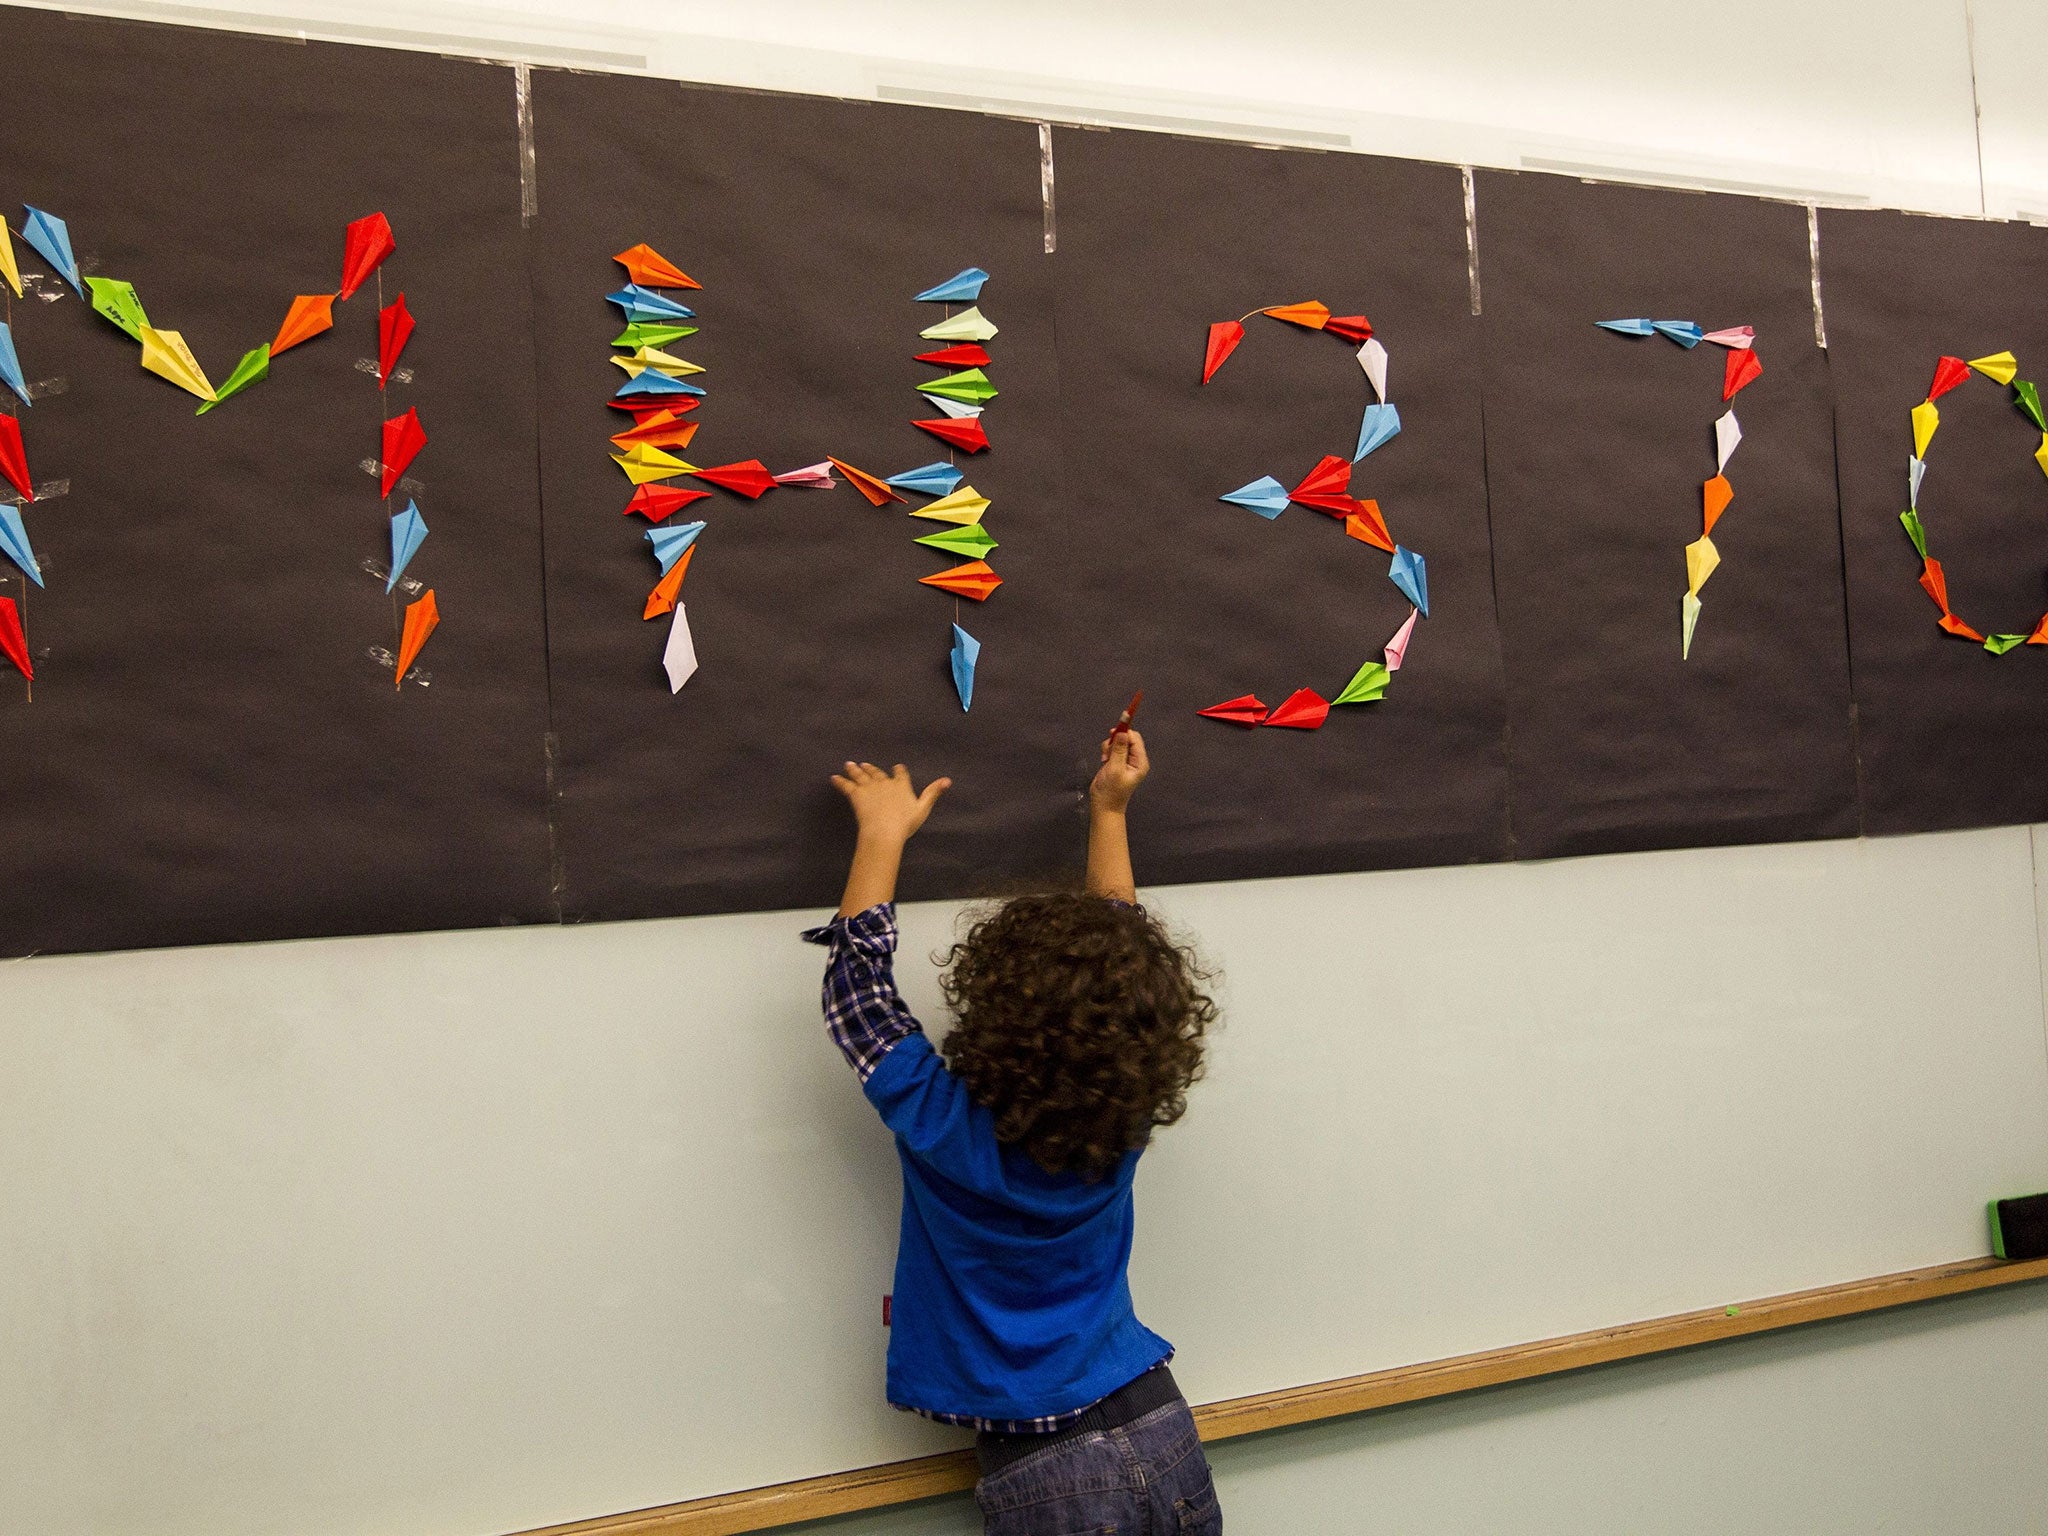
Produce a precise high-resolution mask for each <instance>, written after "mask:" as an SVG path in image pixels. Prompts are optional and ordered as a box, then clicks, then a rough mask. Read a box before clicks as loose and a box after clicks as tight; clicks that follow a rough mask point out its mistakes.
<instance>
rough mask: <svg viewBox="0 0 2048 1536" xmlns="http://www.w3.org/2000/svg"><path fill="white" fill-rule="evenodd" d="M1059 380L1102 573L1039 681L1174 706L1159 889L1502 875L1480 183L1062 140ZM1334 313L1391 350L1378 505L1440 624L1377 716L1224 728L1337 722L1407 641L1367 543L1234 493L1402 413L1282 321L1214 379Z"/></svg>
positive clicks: (1359, 713) (1070, 588)
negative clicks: (1292, 702)
mask: <svg viewBox="0 0 2048 1536" xmlns="http://www.w3.org/2000/svg"><path fill="white" fill-rule="evenodd" d="M1054 140H1055V147H1056V157H1055V158H1056V165H1057V187H1058V203H1057V211H1058V231H1059V254H1058V258H1057V260H1058V270H1059V280H1060V287H1059V300H1060V310H1059V330H1060V386H1061V395H1062V401H1063V405H1064V411H1065V415H1064V421H1065V427H1066V433H1065V444H1066V455H1067V472H1068V510H1069V516H1070V518H1071V520H1072V522H1073V523H1074V525H1075V528H1076V534H1075V554H1076V558H1075V559H1074V560H1073V561H1072V562H1071V564H1070V565H1069V567H1068V569H1067V571H1066V573H1065V579H1064V580H1063V581H1062V582H1061V584H1060V587H1059V589H1058V591H1057V592H1056V593H1055V594H1052V596H1053V599H1054V600H1055V601H1057V603H1058V604H1059V605H1060V618H1059V620H1058V622H1057V624H1056V625H1055V626H1054V629H1053V632H1054V633H1056V634H1058V635H1059V636H1060V637H1061V643H1060V644H1058V645H1057V646H1048V647H1047V648H1046V653H1045V654H1044V655H1043V656H1042V657H1041V658H1040V659H1039V661H1038V664H1039V665H1040V666H1042V667H1044V668H1046V669H1047V671H1048V674H1049V675H1052V676H1057V677H1058V678H1060V679H1061V682H1060V685H1059V687H1058V688H1057V689H1056V690H1055V693H1056V694H1057V695H1058V696H1059V697H1062V698H1068V699H1084V700H1086V701H1087V702H1088V704H1089V706H1090V709H1091V711H1092V713H1090V714H1087V715H1085V716H1081V717H1075V718H1073V719H1072V722H1071V724H1070V725H1069V726H1068V727H1067V729H1068V730H1070V731H1072V732H1074V733H1076V734H1077V735H1081V736H1085V734H1086V732H1087V730H1088V728H1089V726H1090V725H1094V726H1095V728H1096V729H1099V728H1100V726H1099V724H1097V722H1099V721H1100V720H1101V719H1102V717H1103V711H1104V708H1105V707H1107V708H1108V710H1109V712H1110V714H1109V718H1114V712H1115V709H1116V708H1117V706H1118V705H1119V704H1120V703H1121V700H1119V699H1117V698H1116V697H1115V695H1116V693H1117V692H1118V691H1119V690H1122V691H1124V692H1126V693H1127V692H1128V691H1129V688H1130V687H1132V686H1137V685H1142V686H1143V687H1144V688H1145V690H1146V704H1145V708H1146V711H1147V714H1146V716H1145V718H1144V721H1143V723H1144V724H1145V726H1146V727H1147V731H1148V740H1149V741H1150V743H1151V745H1152V747H1153V749H1154V751H1155V753H1156V755H1157V757H1158V760H1159V769H1158V771H1157V773H1156V775H1155V778H1154V781H1153V782H1152V783H1150V784H1148V785H1147V786H1146V788H1145V790H1144V792H1143V795H1144V803H1143V806H1142V810H1141V813H1140V814H1139V815H1138V816H1137V817H1135V818H1134V822H1133V838H1134V841H1135V842H1136V845H1137V846H1136V852H1137V856H1138V861H1139V868H1140V873H1141V874H1142V875H1143V876H1144V877H1145V878H1147V879H1159V880H1173V881H1178V880H1202V879H1218V878H1235V877H1243V876H1258V875H1283V874H1303V873H1311V872H1316V871H1328V870H1342V869H1364V868H1375V867H1385V866H1393V865H1405V864H1427V863H1455V862H1463V861H1468V860H1476V859H1496V858H1500V857H1503V856H1504V854H1505V852H1506V771H1505V765H1504V754H1503V721H1504V709H1503V701H1502V683H1501V661H1500V644H1499V637H1498V634H1497V631H1496V629H1495V625H1494V616H1493V592H1492V576H1491V570H1490V559H1489V552H1488V544H1487V517H1486V486H1485V470H1484V452H1483V447H1482V440H1481V411H1480V400H1479V359H1478V347H1477V340H1478V338H1477V330H1478V323H1477V322H1476V321H1475V320H1474V319H1473V318H1472V316H1471V305H1470V300H1469V292H1468V285H1467V281H1466V259H1465V257H1466V250H1465V229H1464V200H1463V191H1462V188H1461V185H1460V181H1459V175H1458V172H1457V171H1456V170H1455V169H1453V168H1450V167H1445V166H1431V165H1419V164H1414V163H1409V162H1402V161H1395V160H1381V159H1373V158H1367V157H1364V156H1353V155H1316V154H1304V153H1298V152H1287V151H1278V152H1276V151H1266V150H1257V149H1251V148H1247V147H1244V146H1240V145H1230V144H1219V143H1198V142H1189V141H1184V140H1176V139H1170V138H1166V137H1162V136H1159V135H1152V134H1142V133H1103V132H1094V131H1080V130H1064V129H1063V130H1059V131H1057V132H1056V133H1055V135H1054ZM1302 300H1320V301H1323V302H1324V303H1326V304H1327V305H1328V306H1329V307H1330V308H1331V309H1332V310H1333V311H1334V312H1335V313H1336V314H1338V315H1340V316H1341V315H1354V314H1359V313H1363V314H1364V315H1366V316H1367V317H1368V319H1369V320H1370V322H1371V323H1372V325H1373V326H1374V328H1375V334H1376V335H1377V337H1378V338H1379V340H1380V341H1381V342H1382V344H1383V345H1384V346H1385V347H1386V348H1387V351H1388V357H1389V369H1388V389H1389V393H1390V397H1391V399H1392V401H1393V403H1394V404H1395V405H1396V406H1397V407H1398V409H1399V412H1400V418H1401V423H1402V430H1401V432H1400V435H1399V436H1397V437H1395V438H1394V439H1393V440H1392V441H1391V442H1389V443H1387V444H1386V445H1385V446H1384V447H1381V448H1379V449H1377V450H1376V451H1374V452H1373V453H1371V454H1370V455H1368V456H1367V457H1366V458H1364V459H1363V460H1361V461H1360V462H1358V463H1357V464H1356V465H1355V466H1354V469H1353V475H1352V484H1351V490H1352V494H1354V495H1356V496H1360V497H1369V498H1371V499H1373V500H1375V501H1377V502H1378V504H1379V506H1380V509H1381V511H1382V513H1383V514H1384V516H1385V518H1386V521H1387V524H1388V527H1389V531H1390V532H1391V533H1392V534H1393V536H1394V538H1395V539H1396V540H1397V541H1398V542H1399V543H1400V544H1402V545H1403V546H1404V547H1408V548H1412V549H1414V550H1416V551H1418V552H1420V553H1421V554H1422V556H1423V557H1424V559H1425V561H1426V563H1427V570H1428V582H1429V594H1428V595H1429V599H1430V616H1429V617H1428V618H1427V619H1424V620H1421V621H1419V622H1418V624H1417V626H1416V630H1415V634H1414V638H1413V641H1412V643H1411V645H1410V647H1409V651H1408V659H1407V662H1406V665H1405V666H1404V667H1403V668H1402V669H1401V670H1400V671H1399V672H1397V673H1396V674H1395V675H1394V677H1393V679H1392V681H1391V685H1390V686H1389V688H1388V690H1387V693H1386V696H1385V698H1384V699H1382V700H1381V701H1380V702H1378V703H1374V704H1368V705H1360V706H1343V707H1339V708H1336V709H1333V710H1332V711H1331V714H1330V718H1329V720H1328V723H1327V724H1325V725H1324V726H1323V727H1322V728H1321V729H1320V730H1317V731H1313V732H1303V731H1293V730H1283V729H1277V728H1266V729H1258V730H1246V729H1244V728H1242V727H1239V726H1235V725H1230V724H1225V723H1222V722H1220V721H1217V720H1213V719H1204V718H1201V717H1199V716H1198V715H1197V713H1196V712H1197V711H1198V710H1200V709H1201V708H1203V707H1204V706H1207V705H1212V704H1216V703H1218V702H1220V701H1222V700H1225V699H1229V698H1232V697H1235V696H1237V695H1241V694H1246V693H1252V694H1256V695H1257V696H1258V697H1259V698H1260V699H1261V700H1263V701H1264V702H1265V703H1266V704H1268V705H1276V704H1278V703H1280V701H1281V700H1282V699H1284V698H1285V697H1286V696H1287V695H1288V694H1289V693H1291V692H1292V691H1294V690H1295V689H1297V688H1304V687H1306V688H1313V689H1314V690H1315V691H1316V692H1317V693H1319V694H1320V695H1322V696H1323V697H1324V698H1326V699H1329V698H1334V697H1335V696H1336V695H1337V693H1338V692H1339V691H1340V690H1341V689H1342V688H1343V686H1344V685H1345V683H1346V682H1347V681H1348V680H1349V679H1350V678H1351V676H1352V674H1353V673H1354V672H1355V671H1356V670H1357V669H1358V667H1359V666H1360V665H1361V664H1362V663H1364V662H1366V661H1368V660H1378V659H1379V658H1380V656H1381V652H1382V648H1383V647H1384V646H1385V644H1386V642H1387V640H1388V639H1389V638H1390V637H1391V636H1392V635H1393V634H1394V632H1395V630H1396V629H1397V628H1398V627H1399V626H1400V624H1401V621H1402V620H1403V619H1404V618H1405V617H1406V616H1407V614H1408V611H1409V605H1408V602H1407V599H1406V598H1404V597H1403V596H1402V595H1401V592H1400V591H1399V589H1398V588H1396V587H1395V586H1394V584H1393V583H1392V582H1391V581H1390V580H1389V579H1388V567H1389V557H1388V555H1386V554H1385V553H1383V552H1382V551H1380V550H1378V549H1375V548H1372V547H1370V546H1369V545H1367V544H1364V543H1362V542H1359V541H1356V540H1353V539H1351V538H1348V537H1347V536H1346V535H1345V531H1344V526H1343V523H1342V522H1341V520H1338V519H1333V518H1331V517H1329V516H1326V515H1325V514H1324V513H1322V512H1320V511H1316V510H1313V509H1311V508H1308V507H1303V506H1298V505H1297V506H1290V507H1289V508H1288V509H1287V510H1286V511H1285V512H1284V513H1282V514H1281V515H1280V517H1279V518H1278V519H1277V520H1275V521H1272V522H1268V521H1267V520H1265V519H1264V518H1262V517H1260V516H1259V515H1258V514H1256V513H1255V512H1252V511H1249V510H1247V509H1245V508H1243V507H1239V506H1235V505H1231V504H1227V503H1224V502H1221V501H1219V500H1218V499H1217V498H1218V497H1219V496H1220V495H1221V494H1222V493H1224V492H1227V491H1231V490H1234V489H1236V488H1237V487H1239V486H1241V485H1243V484H1245V483H1246V482H1248V481H1252V480H1255V479H1257V478H1258V477H1259V476H1260V475H1263V474H1270V475H1272V476H1273V477H1274V478H1275V479H1277V480H1279V481H1280V482H1281V483H1282V484H1283V485H1285V486H1293V485H1295V484H1297V483H1298V482H1299V481H1300V479H1301V477H1302V476H1303V475H1305V474H1306V473H1307V472H1308V471H1309V470H1310V469H1311V468H1312V467H1313V466H1314V465H1315V464H1316V462H1317V460H1318V459H1319V458H1321V457H1322V456H1323V455H1326V454H1335V455H1337V456H1339V457H1342V458H1347V459H1348V458H1349V457H1350V455H1351V453H1352V451H1353V449H1354V447H1355V446H1356V443H1357V441H1358V435H1359V424H1360V419H1361V416H1362V413H1363V409H1364V407H1365V405H1366V403H1367V402H1369V401H1371V400H1373V398H1374V396H1373V393H1372V390H1371V387H1370V385H1369V384H1368V383H1367V380H1366V376H1365V374H1364V372H1363V370H1362V369H1361V368H1360V366H1359V364H1358V362H1357V360H1356V357H1355V351H1356V349H1355V347H1354V346H1353V345H1350V344H1348V343H1346V342H1344V341H1343V340H1341V339H1339V338H1338V337H1336V336H1333V335H1331V334H1329V333H1327V332H1318V331H1314V330H1308V329H1303V328H1301V327H1298V326H1294V325H1290V324H1286V323H1284V322H1282V321H1280V320H1277V319H1273V318H1270V317H1267V316H1264V315H1254V316H1252V317H1251V318H1250V319H1249V320H1247V321H1246V322H1245V326H1246V333H1245V336H1244V339H1243V341H1242V342H1241V344H1240V345H1239V347H1238V349H1237V351H1236V352H1235V353H1234V354H1232V356H1231V357H1230V359H1229V360H1228V361H1227V362H1226V363H1225V364H1224V365H1223V367H1222V368H1221V369H1220V370H1219V371H1218V372H1217V374H1216V375H1215V377H1214V378H1213V379H1212V380H1211V381H1210V382H1209V383H1208V384H1207V385H1204V384H1203V383H1202V382H1201V376H1202V362H1203V352H1204V343H1205V339H1206V336H1207V332H1208V327H1209V324H1210V323H1211V322H1212V321H1217V320H1229V319H1235V318H1236V317H1238V316H1240V315H1243V314H1244V313H1245V312H1246V311H1248V310H1252V309H1255V308H1261V307H1266V306H1275V305H1284V304H1289V303H1293V302H1297V301H1302Z"/></svg>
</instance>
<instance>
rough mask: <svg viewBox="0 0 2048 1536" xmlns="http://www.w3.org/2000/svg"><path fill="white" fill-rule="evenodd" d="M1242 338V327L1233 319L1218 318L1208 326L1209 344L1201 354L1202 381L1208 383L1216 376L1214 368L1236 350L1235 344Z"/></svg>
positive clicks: (1218, 366) (1219, 366)
mask: <svg viewBox="0 0 2048 1536" xmlns="http://www.w3.org/2000/svg"><path fill="white" fill-rule="evenodd" d="M1243 340H1244V327H1243V326H1242V325H1239V324H1238V323H1237V322H1236V321H1235V320H1218V321H1217V322H1216V323H1215V324H1214V325H1212V326H1210V327H1209V345H1208V348H1207V349H1206V350H1205V351H1204V352H1203V354H1202V382H1203V383H1204V384H1206V383H1208V382H1209V381H1210V380H1211V379H1213V378H1215V377H1216V370H1217V369H1218V368H1221V367H1222V366H1223V360H1224V359H1225V358H1226V357H1228V356H1230V354H1231V353H1233V352H1235V351H1236V350H1237V344H1238V343H1239V342H1240V341H1243Z"/></svg>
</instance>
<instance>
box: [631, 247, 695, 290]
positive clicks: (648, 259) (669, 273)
mask: <svg viewBox="0 0 2048 1536" xmlns="http://www.w3.org/2000/svg"><path fill="white" fill-rule="evenodd" d="M612 260H613V261H616V262H617V263H618V264H619V265H620V266H622V267H624V268H625V269H626V276H627V277H629V278H631V279H632V280H633V281H634V282H635V283H636V284H639V285H641V286H644V287H648V288H702V287H703V286H704V285H703V284H702V283H700V282H698V281H697V280H696V279H695V278H694V277H692V276H690V274H689V273H687V272H685V271H684V270H683V269H682V268H681V267H679V266H677V265H676V264H675V263H674V262H672V261H670V260H669V259H668V258H667V257H666V256H664V255H662V254H661V252H659V251H657V250H656V249H655V248H654V247H653V246H651V245H647V244H644V243H643V244H641V245H634V246H628V247H627V248H626V249H625V250H623V251H621V252H619V254H618V255H616V256H614V257H613V258H612Z"/></svg>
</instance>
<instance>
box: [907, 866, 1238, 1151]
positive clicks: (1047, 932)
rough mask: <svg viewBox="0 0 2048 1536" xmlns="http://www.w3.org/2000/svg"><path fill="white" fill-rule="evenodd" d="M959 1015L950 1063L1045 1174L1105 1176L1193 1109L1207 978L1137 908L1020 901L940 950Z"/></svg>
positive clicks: (1091, 899) (1210, 1018)
mask: <svg viewBox="0 0 2048 1536" xmlns="http://www.w3.org/2000/svg"><path fill="white" fill-rule="evenodd" d="M944 963H945V965H946V966H947V967H948V969H947V971H946V974H945V975H944V977H943V978H941V981H940V985H941V986H942V987H943V988H944V990H945V994H946V1001H947V1002H948V1003H949V1004H950V1005H951V1006H952V1008H953V1012H954V1014H955V1016H956V1017H957V1019H958V1022H957V1023H956V1024H955V1025H954V1027H953V1030H952V1032H951V1033H950V1034H949V1035H947V1037H946V1041H945V1046H944V1053H945V1058H946V1065H947V1067H948V1068H949V1069H951V1071H952V1072H953V1073H954V1074H955V1075H956V1076H957V1077H958V1078H959V1079H960V1080H961V1082H962V1083H963V1084H964V1085H965V1086H966V1089H967V1092H968V1094H969V1096H970V1097H971V1098H973V1100H974V1101H975V1102H976V1103H977V1104H980V1105H982V1106H983V1107H984V1108H986V1109H987V1110H988V1111H989V1112H990V1113H991V1114H993V1115H994V1116H995V1122H996V1136H997V1139H998V1140H1000V1141H1003V1142H1006V1143H1013V1144H1015V1145H1017V1146H1020V1147H1021V1148H1022V1149H1023V1150H1024V1152H1025V1153H1027V1154H1028V1155H1029V1156H1030V1158H1031V1159H1032V1161H1034V1162H1035V1163H1037V1164H1038V1165H1039V1167H1041V1168H1043V1169H1045V1170H1046V1171H1047V1172H1049V1173H1061V1172H1066V1171H1068V1170H1072V1171H1075V1172H1078V1173H1079V1174H1081V1175H1082V1177H1084V1178H1087V1179H1091V1180H1092V1179H1099V1178H1101V1177H1102V1176H1103V1175H1104V1174H1106V1173H1107V1172H1109V1170H1110V1169H1111V1168H1113V1167H1115V1166H1116V1164H1117V1162H1118V1160H1119V1159H1121V1158H1122V1157H1123V1156H1124V1154H1125V1153H1127V1152H1130V1151H1132V1150H1134V1149H1135V1148H1138V1147H1142V1146H1144V1145H1145V1143H1146V1142H1147V1141H1148V1140H1150V1139H1151V1135H1152V1131H1153V1128H1154V1127H1155V1126H1161V1125H1171V1124H1173V1123H1174V1121H1176V1120H1178V1119H1179V1118H1180V1117H1181V1116H1182V1115H1183V1114H1185V1113H1186V1111H1187V1090H1188V1086H1189V1085H1190V1084H1191V1083H1193V1082H1195V1081H1196V1080H1197V1079H1198V1078H1200V1077H1201V1075H1202V1035H1203V1031H1204V1030H1205V1029H1207V1027H1208V1026H1209V1025H1210V1024H1211V1023H1213V1022H1214V1021H1215V1019H1216V1004H1215V1002H1214V1000H1213V999H1211V998H1210V997H1209V995H1208V994H1207V993H1206V992H1204V991H1203V990H1202V987H1203V984H1204V983H1206V982H1208V981H1210V980H1211V979H1212V974H1211V973H1210V972H1208V971H1206V970H1205V969H1203V966H1202V963H1201V961H1200V960H1199V959H1198V958H1197V957H1196V955H1195V953H1194V952H1193V951H1192V950H1190V949H1188V948H1185V947H1184V946H1181V945H1178V944H1175V943H1174V941H1173V940H1172V938H1170V937H1169V936H1168V934H1167V932H1166V930H1165V929H1164V928H1162V927H1161V926H1160V925H1159V923H1158V921H1157V920H1156V919H1155V918H1153V917H1152V916H1151V915H1150V914H1149V913H1147V912H1145V911H1144V910H1143V909H1142V908H1139V907H1132V906H1126V905H1124V904H1122V903H1121V902H1114V901H1110V900H1108V899H1106V898H1104V897H1101V896H1091V895H1082V894H1079V893H1061V894H1055V895H1039V896H1019V897H1016V898H1014V899H1012V900H1010V901H1007V902H1005V903H1004V904H1003V905H1002V906H1000V907H998V908H996V909H995V910H994V911H993V912H991V913H988V914H987V915H986V916H984V917H982V918H980V919H979V920H978V921H976V922H975V923H974V925H973V926H972V927H971V928H970V929H969V930H968V933H967V937H966V938H965V939H963V940H961V942H959V943H958V944H955V945H954V946H953V947H952V949H951V950H950V951H949V952H948V953H947V954H946V955H945V956H944Z"/></svg>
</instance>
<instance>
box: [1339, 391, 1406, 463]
mask: <svg viewBox="0 0 2048 1536" xmlns="http://www.w3.org/2000/svg"><path fill="white" fill-rule="evenodd" d="M1400 430H1401V411H1400V408H1399V407H1398V406H1392V405H1368V406H1367V407H1366V408H1365V419H1364V420H1363V421H1361V422H1360V423H1359V424H1358V446H1357V448H1355V449H1353V450H1352V454H1351V461H1352V462H1353V463H1354V464H1355V463H1357V462H1358V461H1359V460H1360V459H1362V458H1364V457H1365V456H1366V455H1367V454H1368V453H1371V452H1372V451H1373V449H1375V448H1378V447H1380V446H1382V445H1383V444H1384V443H1386V442H1387V441H1388V440H1389V439H1390V438H1392V437H1393V435H1394V434H1395V433H1396V432H1399V431H1400Z"/></svg>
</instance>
